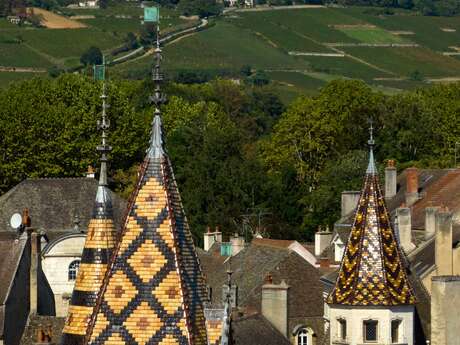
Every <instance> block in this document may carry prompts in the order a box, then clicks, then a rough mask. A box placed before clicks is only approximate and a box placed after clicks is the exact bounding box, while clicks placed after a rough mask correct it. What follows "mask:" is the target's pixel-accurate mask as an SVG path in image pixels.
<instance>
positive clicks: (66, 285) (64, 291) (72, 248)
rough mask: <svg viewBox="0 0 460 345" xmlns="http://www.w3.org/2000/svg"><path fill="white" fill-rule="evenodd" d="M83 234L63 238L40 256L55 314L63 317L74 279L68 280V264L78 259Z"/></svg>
mask: <svg viewBox="0 0 460 345" xmlns="http://www.w3.org/2000/svg"><path fill="white" fill-rule="evenodd" d="M85 238H86V237H85V235H84V234H81V236H78V237H70V238H64V239H63V240H62V241H59V240H58V242H57V243H56V244H55V245H54V246H53V247H52V248H50V249H49V251H47V252H46V253H45V254H44V255H43V258H42V269H43V272H44V273H45V276H46V279H47V280H48V283H49V284H50V286H51V289H52V290H53V294H54V300H55V304H56V316H61V317H65V316H66V315H67V309H68V306H69V298H70V296H71V295H72V291H73V287H74V285H75V280H69V279H68V278H69V277H68V269H69V265H70V263H71V262H72V261H74V260H80V259H81V254H82V252H83V247H84V245H85Z"/></svg>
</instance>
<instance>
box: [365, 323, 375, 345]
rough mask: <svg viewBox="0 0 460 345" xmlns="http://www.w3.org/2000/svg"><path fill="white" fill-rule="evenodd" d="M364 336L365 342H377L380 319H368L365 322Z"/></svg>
mask: <svg viewBox="0 0 460 345" xmlns="http://www.w3.org/2000/svg"><path fill="white" fill-rule="evenodd" d="M363 333H364V334H363V338H364V342H365V343H375V342H377V337H378V321H376V320H366V321H364V322H363Z"/></svg>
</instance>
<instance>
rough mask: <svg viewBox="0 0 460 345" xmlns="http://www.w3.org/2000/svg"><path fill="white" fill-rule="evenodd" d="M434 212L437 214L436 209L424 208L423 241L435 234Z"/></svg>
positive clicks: (431, 207)
mask: <svg viewBox="0 0 460 345" xmlns="http://www.w3.org/2000/svg"><path fill="white" fill-rule="evenodd" d="M436 212H438V207H433V206H429V207H426V208H425V240H428V239H430V238H431V237H433V236H434V234H435V232H436Z"/></svg>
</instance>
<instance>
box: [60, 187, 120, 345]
mask: <svg viewBox="0 0 460 345" xmlns="http://www.w3.org/2000/svg"><path fill="white" fill-rule="evenodd" d="M115 239H116V231H115V227H114V224H113V209H112V200H111V198H110V194H109V190H108V188H107V187H106V186H105V185H101V184H100V185H99V187H98V193H97V196H96V200H95V202H94V208H93V216H92V219H91V220H90V222H89V225H88V233H87V236H86V241H85V246H84V248H83V253H82V257H81V264H80V268H79V270H78V275H77V279H76V281H75V287H74V290H73V293H72V299H71V301H70V304H69V311H68V315H67V319H66V323H65V327H64V330H63V336H62V339H61V344H63V345H78V344H84V343H85V337H86V331H87V328H88V323H89V320H90V318H91V315H92V313H93V308H94V306H95V305H96V299H97V294H98V293H99V290H100V288H101V284H102V280H103V278H104V275H105V272H106V270H107V264H108V262H109V258H110V257H111V256H112V251H113V247H114V245H115Z"/></svg>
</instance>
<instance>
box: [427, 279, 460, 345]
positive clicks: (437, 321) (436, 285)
mask: <svg viewBox="0 0 460 345" xmlns="http://www.w3.org/2000/svg"><path fill="white" fill-rule="evenodd" d="M458 296H460V276H438V277H433V278H432V279H431V345H450V344H452V345H453V344H459V343H460V342H459V336H458V334H459V333H458V326H459V325H460V313H459V312H458V311H459V310H460V298H458Z"/></svg>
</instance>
